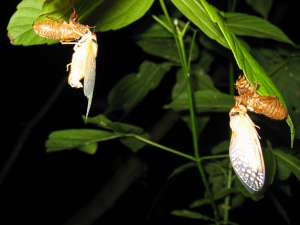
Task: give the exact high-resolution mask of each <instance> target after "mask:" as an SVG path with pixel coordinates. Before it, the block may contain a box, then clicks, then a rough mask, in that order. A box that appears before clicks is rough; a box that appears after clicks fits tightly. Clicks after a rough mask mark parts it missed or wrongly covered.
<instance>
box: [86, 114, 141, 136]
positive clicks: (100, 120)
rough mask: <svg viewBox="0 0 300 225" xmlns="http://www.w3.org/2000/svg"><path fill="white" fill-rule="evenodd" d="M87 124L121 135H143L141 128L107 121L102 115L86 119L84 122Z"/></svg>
mask: <svg viewBox="0 0 300 225" xmlns="http://www.w3.org/2000/svg"><path fill="white" fill-rule="evenodd" d="M85 121H86V123H88V124H94V125H96V126H98V127H101V128H105V129H109V130H112V131H115V132H117V133H123V134H129V133H133V134H142V133H144V130H143V128H141V127H138V126H135V125H132V124H128V123H120V122H113V121H111V120H110V119H108V118H107V117H106V116H105V115H104V114H99V115H97V116H94V117H88V118H87V120H85Z"/></svg>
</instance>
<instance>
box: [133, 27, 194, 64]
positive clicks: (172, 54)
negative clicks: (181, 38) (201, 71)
mask: <svg viewBox="0 0 300 225" xmlns="http://www.w3.org/2000/svg"><path fill="white" fill-rule="evenodd" d="M135 38H136V39H137V45H138V46H140V47H141V48H142V49H143V51H144V52H146V53H148V54H150V55H154V56H158V57H161V58H163V59H166V60H168V61H171V62H175V63H176V64H179V63H180V59H179V56H178V50H177V47H176V43H175V41H174V38H173V36H172V35H170V33H169V32H167V31H166V29H165V28H164V27H162V26H161V25H160V24H154V25H151V26H150V27H149V28H148V29H147V30H145V31H144V32H143V33H142V34H139V35H137V36H135ZM185 43H186V45H187V48H189V46H190V45H191V40H190V38H187V39H186V41H185ZM198 55H199V52H198V48H197V47H195V46H194V48H193V51H192V57H191V60H192V61H193V60H195V59H196V58H197V57H198Z"/></svg>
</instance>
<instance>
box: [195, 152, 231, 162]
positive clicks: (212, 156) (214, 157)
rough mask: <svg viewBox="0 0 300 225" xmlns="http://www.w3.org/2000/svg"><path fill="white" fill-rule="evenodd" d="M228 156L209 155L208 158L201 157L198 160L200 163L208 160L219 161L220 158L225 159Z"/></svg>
mask: <svg viewBox="0 0 300 225" xmlns="http://www.w3.org/2000/svg"><path fill="white" fill-rule="evenodd" d="M227 157H228V154H223V155H209V156H202V157H201V158H200V160H201V161H204V160H210V159H220V158H227Z"/></svg>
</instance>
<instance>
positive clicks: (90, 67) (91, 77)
mask: <svg viewBox="0 0 300 225" xmlns="http://www.w3.org/2000/svg"><path fill="white" fill-rule="evenodd" d="M87 49H88V50H87V56H86V62H85V63H86V65H85V74H84V84H83V92H84V95H85V96H86V97H87V99H88V105H87V111H86V117H88V114H89V111H90V108H91V104H92V100H93V93H94V86H95V79H96V57H97V51H98V44H97V38H96V35H95V34H93V37H92V38H91V39H90V41H89V43H88V47H87Z"/></svg>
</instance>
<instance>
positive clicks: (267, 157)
mask: <svg viewBox="0 0 300 225" xmlns="http://www.w3.org/2000/svg"><path fill="white" fill-rule="evenodd" d="M263 155H264V161H265V167H266V176H265V177H266V180H265V188H267V187H268V186H270V185H271V184H272V183H273V181H274V178H275V175H276V171H277V163H276V158H275V157H274V154H272V150H271V149H270V148H265V149H264V151H263Z"/></svg>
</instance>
